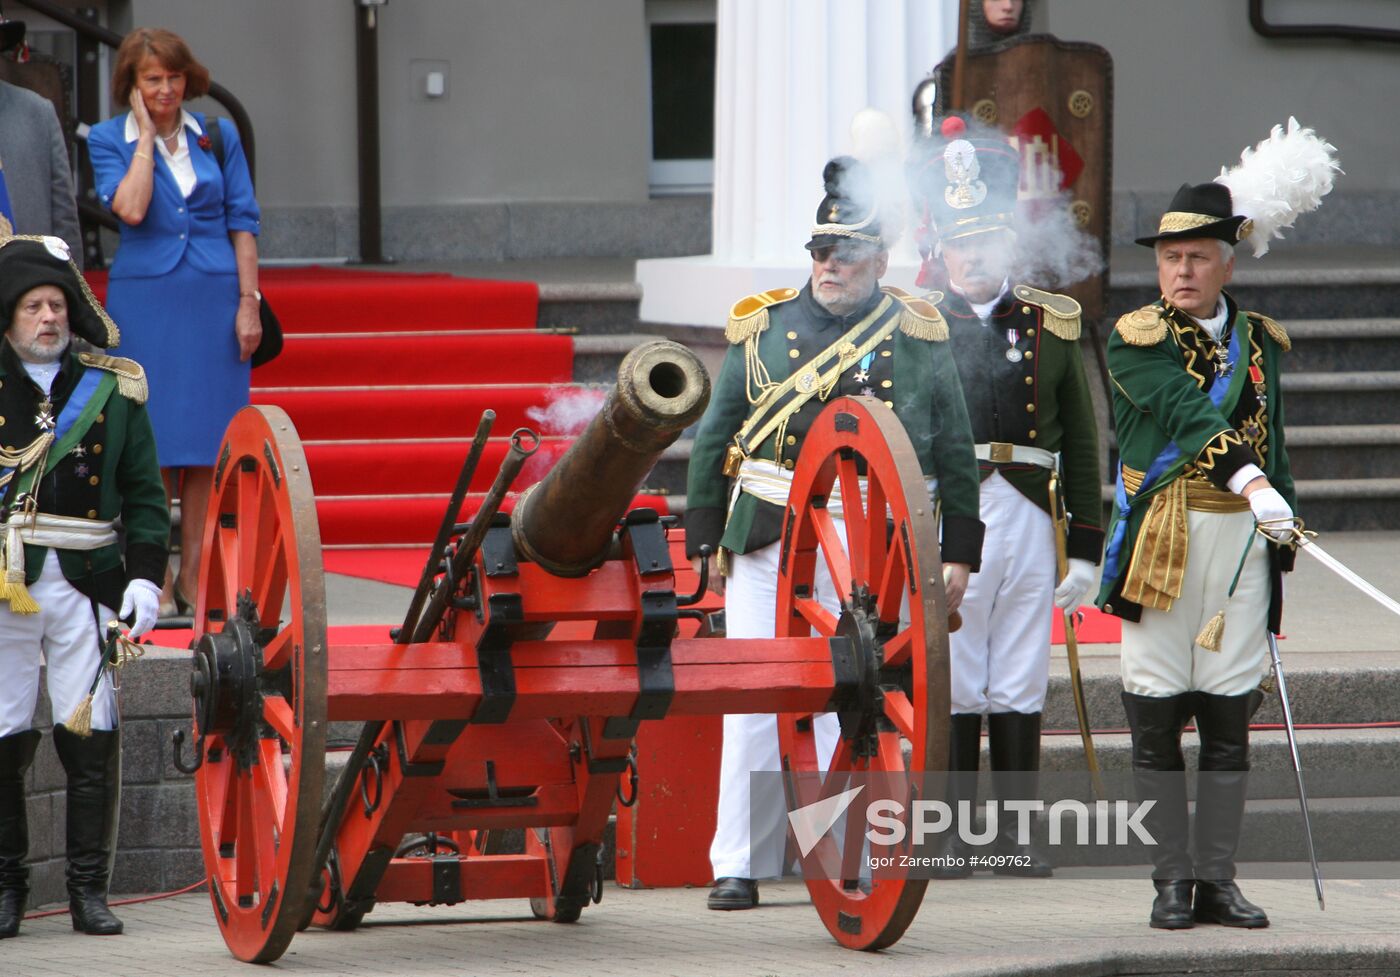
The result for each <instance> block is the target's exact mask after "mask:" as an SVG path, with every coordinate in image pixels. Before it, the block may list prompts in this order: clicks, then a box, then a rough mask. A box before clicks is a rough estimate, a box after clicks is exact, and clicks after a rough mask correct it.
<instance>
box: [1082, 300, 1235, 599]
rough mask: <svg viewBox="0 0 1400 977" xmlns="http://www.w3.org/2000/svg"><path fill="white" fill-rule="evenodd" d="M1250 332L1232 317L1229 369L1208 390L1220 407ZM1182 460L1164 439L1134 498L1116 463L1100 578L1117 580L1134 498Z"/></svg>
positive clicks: (1231, 384) (1233, 385)
mask: <svg viewBox="0 0 1400 977" xmlns="http://www.w3.org/2000/svg"><path fill="white" fill-rule="evenodd" d="M1248 331H1249V320H1248V317H1247V316H1245V315H1244V314H1243V313H1239V314H1237V315H1236V316H1235V327H1234V328H1233V329H1231V330H1230V349H1229V352H1228V354H1227V357H1226V365H1227V367H1228V369H1227V370H1226V371H1225V372H1224V373H1223V374H1221V375H1219V376H1217V377H1216V379H1215V383H1213V384H1211V388H1210V391H1209V393H1207V394H1206V396H1208V397H1209V398H1210V402H1211V403H1212V404H1214V405H1215V407H1216V409H1217V410H1219V409H1221V408H1222V407H1223V405H1224V403H1225V400H1226V398H1227V397H1229V395H1230V391H1232V390H1236V391H1237V390H1239V389H1240V386H1241V384H1240V383H1236V382H1233V381H1234V380H1235V374H1236V372H1237V371H1236V367H1237V365H1238V363H1239V359H1240V350H1241V349H1242V348H1243V347H1244V339H1243V336H1244V335H1245V334H1246V333H1248ZM1180 461H1181V449H1180V448H1178V447H1177V446H1176V442H1175V441H1169V442H1167V446H1166V447H1165V448H1163V449H1162V453H1161V454H1159V455H1158V456H1157V457H1156V458H1154V459H1152V464H1150V465H1148V466H1147V471H1146V472H1145V473H1144V474H1143V476H1142V484H1141V485H1139V486H1138V490H1137V491H1136V492H1134V493H1133V498H1132V499H1129V498H1128V490H1127V487H1126V486H1125V485H1124V484H1123V465H1122V464H1121V463H1120V464H1119V465H1118V477H1117V478H1116V479H1115V480H1114V486H1113V505H1114V508H1115V509H1116V510H1117V513H1118V518H1117V520H1116V522H1115V524H1114V527H1113V536H1112V538H1110V539H1109V541H1108V547H1107V549H1106V550H1105V551H1104V559H1103V578H1104V579H1105V580H1117V579H1118V571H1119V568H1120V564H1121V561H1122V558H1123V543H1124V541H1125V540H1126V539H1127V538H1128V513H1129V512H1130V511H1131V509H1132V503H1133V500H1134V499H1137V498H1138V497H1139V496H1143V495H1146V494H1147V493H1148V492H1149V490H1151V489H1153V488H1155V487H1156V486H1157V483H1158V482H1159V481H1162V480H1163V476H1164V475H1166V474H1168V473H1170V474H1172V475H1173V476H1175V474H1176V471H1177V470H1178V462H1180Z"/></svg>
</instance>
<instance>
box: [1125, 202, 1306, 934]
mask: <svg viewBox="0 0 1400 977" xmlns="http://www.w3.org/2000/svg"><path fill="white" fill-rule="evenodd" d="M1249 233H1250V221H1249V220H1248V219H1247V218H1246V217H1245V216H1244V215H1241V214H1238V213H1236V212H1235V208H1234V205H1233V202H1232V199H1231V193H1230V190H1229V189H1228V188H1227V187H1225V186H1224V185H1222V184H1220V183H1207V184H1203V185H1199V186H1190V185H1184V186H1182V187H1181V189H1180V190H1178V191H1177V193H1176V196H1175V197H1174V198H1173V199H1172V203H1171V208H1170V209H1169V210H1168V211H1167V213H1165V214H1163V215H1162V218H1161V221H1160V223H1159V226H1158V229H1157V233H1156V234H1152V235H1149V236H1147V237H1143V238H1139V239H1138V243H1139V244H1141V245H1143V246H1145V247H1150V248H1153V249H1154V250H1155V251H1156V254H1157V278H1158V284H1159V285H1160V286H1161V291H1162V297H1161V298H1160V299H1159V300H1158V301H1156V302H1154V303H1152V304H1151V305H1148V306H1145V307H1143V308H1141V309H1138V310H1137V311H1135V312H1131V313H1129V314H1128V315H1125V316H1123V317H1122V318H1121V319H1119V320H1118V324H1117V327H1116V328H1115V330H1114V334H1113V335H1112V336H1111V337H1110V339H1109V342H1108V368H1109V372H1110V374H1111V375H1112V378H1113V384H1114V391H1113V411H1114V418H1115V420H1116V422H1117V435H1118V448H1119V452H1120V456H1121V465H1120V468H1119V471H1118V472H1117V473H1116V474H1117V477H1116V487H1115V496H1116V499H1115V504H1114V507H1113V508H1114V512H1113V518H1112V521H1111V522H1110V525H1109V533H1108V535H1109V543H1108V549H1107V553H1106V555H1105V559H1104V573H1103V584H1102V589H1101V591H1100V594H1099V598H1098V603H1099V605H1100V606H1101V607H1102V608H1103V609H1104V611H1105V612H1107V613H1109V614H1116V615H1117V616H1119V617H1121V618H1122V619H1123V642H1122V670H1123V688H1124V691H1123V705H1124V708H1125V709H1126V711H1127V715H1128V721H1129V725H1130V726H1131V728H1132V737H1133V771H1134V779H1135V780H1136V782H1137V786H1138V792H1139V794H1140V796H1141V797H1142V798H1143V799H1144V800H1152V801H1154V802H1155V803H1154V805H1153V808H1152V809H1151V811H1150V812H1149V813H1148V814H1147V816H1146V817H1145V818H1144V822H1145V824H1146V825H1147V827H1148V829H1149V832H1150V833H1151V834H1152V836H1153V837H1154V838H1155V840H1156V842H1157V844H1156V846H1155V847H1153V848H1152V850H1151V852H1152V861H1153V871H1152V878H1153V883H1154V885H1155V886H1156V889H1157V897H1156V899H1155V901H1154V902H1153V904H1152V914H1151V918H1150V923H1151V925H1152V926H1154V927H1157V928H1160V929H1185V928H1187V927H1190V926H1192V925H1194V924H1195V923H1197V922H1207V923H1221V924H1224V925H1226V926H1239V927H1248V928H1257V927H1262V926H1267V925H1268V924H1269V918H1268V916H1267V915H1266V914H1265V913H1264V911H1263V910H1262V909H1260V908H1259V907H1258V906H1256V905H1254V904H1253V903H1251V902H1249V901H1248V900H1247V899H1245V897H1244V896H1243V895H1242V894H1241V892H1240V889H1239V887H1238V886H1237V885H1236V884H1235V882H1234V878H1235V852H1236V849H1237V846H1238V843H1239V836H1240V829H1241V825H1242V822H1243V817H1244V804H1245V785H1246V779H1247V771H1248V770H1249V720H1250V717H1251V716H1252V715H1253V713H1254V710H1255V709H1256V708H1257V707H1258V704H1259V702H1260V692H1259V686H1260V682H1261V681H1262V680H1263V679H1265V677H1266V676H1267V674H1268V672H1269V669H1270V658H1269V653H1268V644H1267V637H1266V633H1265V632H1266V628H1268V629H1270V630H1273V631H1275V632H1276V631H1277V629H1278V620H1279V615H1280V613H1281V602H1282V582H1281V574H1282V572H1283V571H1285V570H1289V569H1291V568H1292V563H1293V556H1294V551H1293V550H1292V549H1291V548H1290V547H1289V546H1287V545H1285V543H1284V542H1282V541H1286V540H1287V539H1288V538H1290V532H1291V527H1292V525H1293V518H1292V517H1293V512H1294V508H1295V504H1296V503H1295V495H1294V490H1293V478H1292V475H1291V474H1290V471H1289V466H1288V453H1287V451H1286V450H1285V448H1284V440H1283V430H1282V427H1281V425H1280V422H1279V419H1280V417H1281V416H1282V411H1283V407H1282V392H1281V390H1280V387H1279V370H1280V365H1279V361H1280V357H1281V354H1282V353H1284V352H1285V351H1287V350H1288V348H1289V340H1288V336H1287V335H1286V334H1285V332H1284V330H1283V328H1282V327H1281V326H1280V325H1279V324H1278V323H1277V322H1275V321H1274V320H1273V319H1271V318H1269V317H1268V316H1266V315H1263V314H1261V313H1257V312H1245V311H1244V310H1242V309H1240V308H1239V306H1238V305H1237V304H1236V303H1235V300H1234V299H1233V298H1231V297H1230V295H1229V294H1228V293H1227V292H1225V291H1224V288H1225V285H1226V284H1227V283H1228V282H1229V281H1230V278H1231V276H1232V274H1233V273H1234V266H1235V258H1234V246H1235V244H1236V242H1238V241H1240V240H1241V239H1243V238H1244V237H1245V236H1246V235H1247V234H1249ZM1256 525H1257V528H1258V530H1260V532H1256ZM1188 552H1189V557H1188ZM1193 717H1194V719H1195V723H1196V729H1197V732H1198V735H1199V736H1200V741H1201V750H1200V762H1199V771H1200V772H1199V776H1198V780H1197V801H1196V810H1195V817H1194V829H1193V830H1191V831H1188V818H1187V804H1186V785H1185V763H1184V760H1183V757H1182V751H1181V734H1182V731H1183V729H1184V727H1185V726H1186V724H1187V723H1188V722H1190V721H1191V719H1192V718H1193ZM1190 835H1194V844H1191V845H1188V836H1190Z"/></svg>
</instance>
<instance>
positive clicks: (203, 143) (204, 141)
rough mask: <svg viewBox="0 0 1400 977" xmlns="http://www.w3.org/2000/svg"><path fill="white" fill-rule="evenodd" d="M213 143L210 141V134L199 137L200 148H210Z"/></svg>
mask: <svg viewBox="0 0 1400 977" xmlns="http://www.w3.org/2000/svg"><path fill="white" fill-rule="evenodd" d="M212 145H213V143H211V142H210V141H209V137H208V136H200V137H199V148H200V149H208V148H209V147H210V146H212Z"/></svg>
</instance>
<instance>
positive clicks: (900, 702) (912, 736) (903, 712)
mask: <svg viewBox="0 0 1400 977" xmlns="http://www.w3.org/2000/svg"><path fill="white" fill-rule="evenodd" d="M885 715H886V716H887V717H888V718H889V720H890V722H892V723H894V725H895V728H896V729H898V730H899V734H900V735H901V736H903V737H904V738H905V739H907V740H909V741H911V742H912V741H914V740H916V739H917V738H918V736H919V733H918V730H917V729H915V726H914V722H915V720H914V703H912V702H910V701H909V697H908V696H907V695H905V694H904V693H903V692H892V691H890V690H889V689H886V690H885Z"/></svg>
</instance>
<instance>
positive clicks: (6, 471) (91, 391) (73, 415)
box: [0, 367, 117, 492]
mask: <svg viewBox="0 0 1400 977" xmlns="http://www.w3.org/2000/svg"><path fill="white" fill-rule="evenodd" d="M103 380H108V381H110V382H108V383H105V384H104V383H103ZM116 385H117V382H116V378H115V377H113V376H112V374H110V373H108V372H107V371H106V370H96V369H93V368H91V367H89V368H88V370H87V371H86V372H85V373H84V374H83V375H82V377H80V378H79V380H78V385H77V386H76V387H74V388H73V393H72V394H71V395H70V396H69V397H68V403H66V404H64V405H63V410H61V411H59V412H58V421H57V422H56V423H55V424H54V430H53V447H52V448H50V449H49V455H48V461H47V463H46V464H45V465H44V474H45V475H47V474H48V473H49V472H51V471H53V469H54V467H55V466H56V465H57V464H58V462H59V460H60V459H61V458H62V457H63V456H64V455H65V454H67V453H68V448H69V447H71V445H64V439H65V438H67V437H68V436H69V434H70V433H74V432H73V427H74V425H75V424H77V423H78V419H79V418H81V417H83V416H85V415H87V416H89V418H90V417H91V415H94V414H95V413H96V412H97V410H99V409H100V408H101V406H102V404H103V403H106V401H107V397H106V396H105V395H104V396H103V397H102V399H101V401H99V402H97V403H93V401H94V399H95V398H96V396H97V394H98V392H99V391H100V390H106V391H107V393H108V394H110V393H111V391H112V390H114V389H116ZM89 404H92V408H93V409H92V410H91V411H89V410H88V405H89ZM89 426H91V421H90V420H89V423H88V424H87V425H84V427H83V428H82V430H80V431H77V432H76V433H74V436H73V439H72V440H77V438H80V437H82V436H83V434H84V433H85V432H86V431H87V428H88V427H89ZM60 447H61V448H62V449H63V450H58V449H59V448H60ZM28 470H29V471H33V469H32V468H31V469H28ZM13 472H14V469H13V468H0V483H3V482H7V481H9V477H10V475H11V474H13ZM32 484H33V480H32V479H31V480H30V485H32ZM20 489H21V491H22V492H27V491H29V486H21V487H20Z"/></svg>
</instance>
